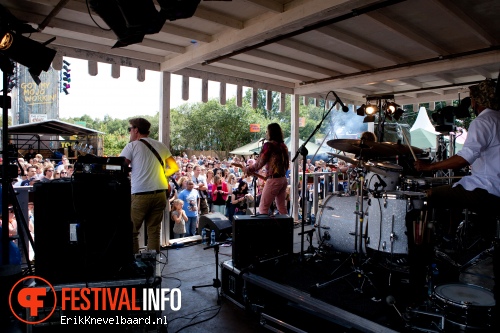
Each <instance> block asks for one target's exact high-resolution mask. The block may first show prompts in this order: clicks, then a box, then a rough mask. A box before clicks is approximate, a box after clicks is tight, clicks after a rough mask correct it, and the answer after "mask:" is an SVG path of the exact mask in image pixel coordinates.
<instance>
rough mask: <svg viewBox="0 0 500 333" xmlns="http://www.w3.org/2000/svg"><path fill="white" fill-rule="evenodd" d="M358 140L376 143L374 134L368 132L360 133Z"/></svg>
mask: <svg viewBox="0 0 500 333" xmlns="http://www.w3.org/2000/svg"><path fill="white" fill-rule="evenodd" d="M359 139H360V140H361V141H371V142H377V137H376V136H375V133H373V132H370V131H365V132H363V133H361V137H360V138H359Z"/></svg>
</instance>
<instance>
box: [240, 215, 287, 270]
mask: <svg viewBox="0 0 500 333" xmlns="http://www.w3.org/2000/svg"><path fill="white" fill-rule="evenodd" d="M232 248H233V265H234V267H236V268H238V269H244V268H248V267H249V266H250V265H254V266H258V265H261V264H263V263H265V262H267V261H270V260H272V259H283V261H285V260H288V259H289V258H290V256H291V255H292V254H293V218H292V217H290V216H288V215H276V216H273V217H270V216H268V215H257V216H251V215H235V216H234V222H233V246H232Z"/></svg>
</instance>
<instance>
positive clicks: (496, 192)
mask: <svg viewBox="0 0 500 333" xmlns="http://www.w3.org/2000/svg"><path fill="white" fill-rule="evenodd" d="M495 89H496V87H495V82H494V81H492V80H485V81H482V82H481V83H479V84H477V85H474V86H470V87H469V91H470V94H469V95H470V98H471V104H472V105H471V106H472V109H473V111H474V113H475V114H476V118H475V119H474V120H473V121H472V122H471V124H470V126H469V131H468V134H467V139H466V140H465V143H464V146H463V148H462V149H461V150H460V151H459V152H458V153H457V154H456V155H454V156H452V157H450V158H448V159H446V160H444V161H440V162H436V163H431V164H429V163H426V162H424V161H420V160H417V161H415V163H414V165H415V168H416V169H417V170H419V171H435V170H442V169H460V168H463V167H465V166H470V167H471V169H472V174H471V175H470V176H465V177H463V178H462V179H461V180H460V181H458V182H457V183H455V184H453V185H443V186H439V187H435V188H433V189H431V190H428V191H427V199H428V204H429V208H455V209H460V211H461V210H463V209H464V208H466V209H470V210H473V211H475V212H477V213H478V214H480V215H479V219H478V221H479V223H480V225H481V227H482V229H483V230H484V231H485V232H484V234H485V235H488V234H489V235H490V236H493V237H494V236H496V235H497V234H496V233H497V230H496V223H495V218H496V216H497V215H498V214H499V213H498V207H499V206H500V169H499V167H498V166H499V165H500V154H499V153H498V152H499V151H500V135H499V133H500V111H499V105H500V103H499V101H500V98H499V95H500V94H499V92H498V91H495ZM408 230H410V229H408ZM497 243H498V242H495V251H494V254H495V255H494V275H495V276H496V278H497V279H498V278H500V274H499V270H500V261H499V260H500V247H499V246H498V244H497ZM410 269H411V268H410ZM499 289H500V286H498V285H497V286H495V290H494V293H495V299H496V304H497V307H498V304H499V303H500V290H499ZM498 314H500V313H497V315H496V317H497V318H498Z"/></svg>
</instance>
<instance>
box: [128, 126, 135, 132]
mask: <svg viewBox="0 0 500 333" xmlns="http://www.w3.org/2000/svg"><path fill="white" fill-rule="evenodd" d="M132 128H135V126H132V127H129V128H127V130H128V131H129V132H130V131H131V130H132Z"/></svg>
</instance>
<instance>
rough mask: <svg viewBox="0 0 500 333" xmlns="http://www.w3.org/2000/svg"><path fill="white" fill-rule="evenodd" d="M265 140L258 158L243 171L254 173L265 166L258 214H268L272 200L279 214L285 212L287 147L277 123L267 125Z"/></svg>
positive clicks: (270, 212) (287, 164)
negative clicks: (264, 177) (264, 181)
mask: <svg viewBox="0 0 500 333" xmlns="http://www.w3.org/2000/svg"><path fill="white" fill-rule="evenodd" d="M266 140H267V142H266V143H264V145H263V146H262V150H261V152H260V155H259V158H258V159H257V162H256V163H255V164H253V165H250V166H248V167H245V168H244V169H243V171H244V172H245V173H247V174H248V173H250V174H255V173H257V171H258V170H260V169H262V168H263V167H264V166H265V169H266V183H265V185H264V188H263V190H262V195H261V198H260V203H259V214H270V215H272V214H273V212H272V211H270V207H271V205H272V203H273V201H275V202H276V207H277V208H278V211H279V213H280V214H283V215H284V214H287V213H288V211H287V209H286V200H285V198H286V188H287V185H288V182H287V179H286V177H285V173H286V171H287V170H288V166H289V157H288V148H287V146H286V144H285V142H284V140H283V131H282V130H281V127H280V125H279V124H278V123H271V124H269V125H268V126H267V131H266Z"/></svg>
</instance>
